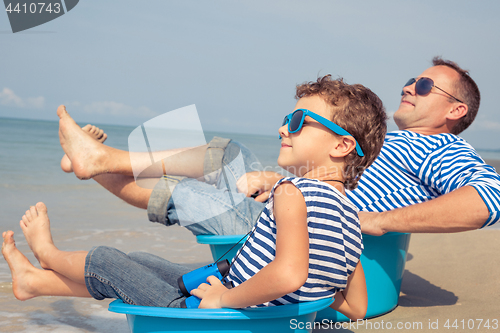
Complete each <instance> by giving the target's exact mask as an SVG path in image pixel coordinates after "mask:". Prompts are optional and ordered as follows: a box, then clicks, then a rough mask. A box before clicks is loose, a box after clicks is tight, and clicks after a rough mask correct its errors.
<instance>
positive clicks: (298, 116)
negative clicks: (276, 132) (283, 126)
mask: <svg viewBox="0 0 500 333" xmlns="http://www.w3.org/2000/svg"><path fill="white" fill-rule="evenodd" d="M303 114H304V112H303V111H302V110H297V111H295V112H294V113H293V114H292V119H291V120H290V132H291V133H294V132H297V131H298V130H299V128H300V122H301V121H302V115H303Z"/></svg>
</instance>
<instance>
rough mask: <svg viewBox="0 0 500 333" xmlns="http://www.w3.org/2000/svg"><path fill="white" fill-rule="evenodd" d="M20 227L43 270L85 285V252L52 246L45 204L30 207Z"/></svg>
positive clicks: (40, 203)
mask: <svg viewBox="0 0 500 333" xmlns="http://www.w3.org/2000/svg"><path fill="white" fill-rule="evenodd" d="M20 225H21V229H22V230H23V233H24V236H25V237H26V240H27V242H28V245H29V246H30V248H31V250H32V251H33V254H34V255H35V257H36V258H37V259H38V261H39V262H40V265H41V266H42V267H43V268H45V269H50V270H53V271H55V272H57V273H59V274H61V275H63V276H65V277H67V278H68V279H70V280H72V281H74V282H76V283H79V284H85V277H84V267H85V257H86V256H87V252H85V251H76V252H65V251H60V250H59V249H58V248H57V247H56V246H55V245H54V242H53V241H52V235H51V233H50V221H49V216H48V215H47V207H46V206H45V204H43V203H42V202H39V203H37V204H36V206H31V207H30V209H29V210H27V211H26V213H25V215H24V216H23V217H22V220H21V221H20Z"/></svg>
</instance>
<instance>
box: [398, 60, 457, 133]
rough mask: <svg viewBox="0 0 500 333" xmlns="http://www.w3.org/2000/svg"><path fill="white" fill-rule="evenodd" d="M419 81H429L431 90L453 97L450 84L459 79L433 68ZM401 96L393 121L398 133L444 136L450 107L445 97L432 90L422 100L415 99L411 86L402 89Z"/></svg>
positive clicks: (448, 71) (448, 70)
mask: <svg viewBox="0 0 500 333" xmlns="http://www.w3.org/2000/svg"><path fill="white" fill-rule="evenodd" d="M421 77H428V78H430V79H432V80H433V81H434V85H435V86H437V87H439V88H441V89H443V90H444V91H446V92H448V93H450V94H451V95H455V91H454V89H453V82H455V81H456V80H458V79H459V75H458V73H457V72H455V71H454V70H453V69H452V68H449V67H446V66H434V67H431V68H428V69H426V70H425V71H424V72H423V73H422V74H420V75H419V76H418V78H421ZM403 93H404V94H403V96H402V97H401V104H400V105H399V109H398V110H397V111H396V113H395V114H394V121H395V122H396V124H397V125H398V128H399V129H400V130H412V131H414V132H417V133H421V134H436V133H443V132H447V129H446V116H447V114H448V113H449V112H450V111H451V110H452V109H453V106H454V103H453V102H450V100H449V96H448V95H446V94H445V93H444V92H442V91H440V90H439V89H436V88H434V87H433V88H432V89H431V91H430V92H429V93H428V94H427V95H425V96H420V95H417V94H416V92H415V83H413V84H412V85H409V86H407V87H404V88H403Z"/></svg>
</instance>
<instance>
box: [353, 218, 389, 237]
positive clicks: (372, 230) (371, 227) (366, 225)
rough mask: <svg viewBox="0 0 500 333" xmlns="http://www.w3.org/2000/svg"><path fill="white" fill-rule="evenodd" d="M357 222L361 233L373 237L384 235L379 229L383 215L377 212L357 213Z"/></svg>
mask: <svg viewBox="0 0 500 333" xmlns="http://www.w3.org/2000/svg"><path fill="white" fill-rule="evenodd" d="M358 216H359V222H360V223H361V232H363V233H364V234H368V235H373V236H382V235H383V234H385V233H386V231H385V230H383V229H382V228H381V227H380V221H381V219H382V218H383V213H377V212H359V213H358Z"/></svg>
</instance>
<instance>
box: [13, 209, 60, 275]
mask: <svg viewBox="0 0 500 333" xmlns="http://www.w3.org/2000/svg"><path fill="white" fill-rule="evenodd" d="M19 224H20V225H21V229H22V230H23V233H24V236H25V237H26V241H28V245H29V247H30V248H31V251H33V254H34V255H35V258H36V259H37V260H38V262H39V263H40V265H41V266H42V268H45V269H48V268H49V267H48V265H47V264H46V263H45V261H44V258H47V256H48V255H50V251H51V250H56V247H55V245H54V242H53V240H52V235H51V233H50V221H49V216H48V214H47V207H46V206H45V204H44V203H43V202H39V203H37V204H36V205H35V206H31V207H30V209H29V210H27V211H26V213H25V214H24V215H23V217H22V220H21V221H20V222H19Z"/></svg>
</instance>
